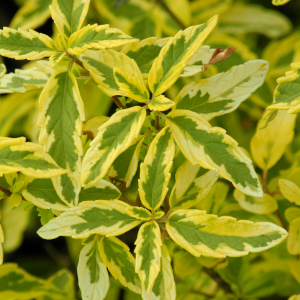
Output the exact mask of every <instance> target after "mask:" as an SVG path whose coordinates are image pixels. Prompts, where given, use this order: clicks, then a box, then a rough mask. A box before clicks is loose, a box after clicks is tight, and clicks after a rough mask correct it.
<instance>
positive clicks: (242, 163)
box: [166, 110, 262, 197]
mask: <svg viewBox="0 0 300 300" xmlns="http://www.w3.org/2000/svg"><path fill="white" fill-rule="evenodd" d="M166 125H167V126H170V127H171V129H172V134H173V136H174V139H175V141H176V143H177V144H178V146H179V148H180V150H181V152H182V153H183V154H184V156H185V157H186V158H187V159H188V160H189V162H190V163H191V164H193V165H196V164H200V165H201V166H202V167H204V168H207V169H213V170H216V171H218V172H219V174H220V175H222V176H223V177H224V178H226V179H228V180H230V181H231V182H232V184H233V185H234V186H235V187H236V188H237V189H239V190H241V191H242V192H243V193H245V194H248V195H252V196H257V197H260V196H262V189H261V186H260V183H259V181H258V178H257V174H256V173H255V171H254V168H253V166H252V164H251V160H250V159H249V158H248V157H247V156H246V155H245V153H244V152H243V151H242V150H241V149H240V148H239V147H238V144H237V142H236V141H235V140H234V139H232V138H231V137H230V136H228V135H226V133H225V130H224V129H222V128H219V127H211V125H210V124H209V123H208V122H207V121H206V120H205V119H204V118H203V117H202V116H200V115H198V114H196V113H194V112H191V111H188V110H175V111H172V112H170V113H169V114H168V117H167V120H166Z"/></svg>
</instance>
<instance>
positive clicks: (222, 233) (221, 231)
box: [166, 210, 287, 257]
mask: <svg viewBox="0 0 300 300" xmlns="http://www.w3.org/2000/svg"><path fill="white" fill-rule="evenodd" d="M166 228H167V230H168V233H169V235H170V236H171V238H172V239H173V241H175V242H176V243H177V244H178V245H180V246H181V247H182V248H184V249H186V250H187V251H188V252H190V253H191V254H193V255H194V256H200V255H204V256H211V257H226V256H233V257H236V256H243V255H247V254H248V253H249V252H259V251H263V250H265V249H268V248H271V247H273V246H275V245H277V244H279V243H280V242H281V241H282V240H284V239H285V238H286V237H287V232H286V231H285V230H284V229H283V228H281V227H279V226H277V225H274V224H273V223H267V222H262V223H253V222H251V221H244V220H240V221H237V220H236V219H235V218H232V217H220V218H218V217H217V216H215V215H208V214H206V213H205V211H203V210H178V211H176V212H173V213H172V214H171V215H170V217H169V222H168V223H167V224H166Z"/></svg>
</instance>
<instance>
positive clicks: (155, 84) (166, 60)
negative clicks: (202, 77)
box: [148, 16, 218, 96]
mask: <svg viewBox="0 0 300 300" xmlns="http://www.w3.org/2000/svg"><path fill="white" fill-rule="evenodd" d="M217 18H218V17H217V16H214V17H212V18H211V19H210V20H208V21H207V22H206V23H204V24H201V25H197V26H191V27H189V28H187V29H185V30H184V31H179V32H178V33H177V34H176V35H175V36H174V37H173V38H171V39H170V40H169V42H168V43H167V44H166V45H165V46H164V47H163V48H162V50H161V51H160V53H159V56H158V57H157V58H156V59H155V60H154V62H153V65H152V67H151V70H150V73H149V78H148V83H149V88H150V90H151V92H152V93H153V94H154V96H158V95H160V94H162V93H163V92H164V91H166V90H167V89H168V88H169V87H170V86H171V85H172V84H173V83H174V82H175V81H176V80H177V79H178V77H179V76H180V74H181V73H182V70H183V69H184V67H185V66H186V63H187V62H188V60H189V59H190V58H191V57H192V56H193V54H194V53H195V52H196V51H197V50H198V49H199V48H200V46H201V44H202V43H203V41H204V40H205V39H206V37H207V36H208V35H209V33H210V32H211V31H212V30H213V28H214V27H215V25H216V23H217Z"/></svg>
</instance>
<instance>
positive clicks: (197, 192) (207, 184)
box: [170, 161, 219, 209]
mask: <svg viewBox="0 0 300 300" xmlns="http://www.w3.org/2000/svg"><path fill="white" fill-rule="evenodd" d="M218 177H219V174H218V172H216V171H207V170H205V169H203V168H201V167H200V166H199V165H194V166H193V165H192V164H191V163H190V162H189V161H185V162H184V163H183V164H182V165H181V166H180V167H179V169H178V170H177V172H176V182H175V185H174V187H173V190H172V192H171V196H170V206H171V208H172V209H183V208H190V207H192V206H194V205H196V204H197V203H198V202H200V201H201V200H202V199H204V198H205V197H206V196H207V195H208V193H209V192H210V190H211V188H212V186H213V185H214V184H215V182H216V181H217V180H218Z"/></svg>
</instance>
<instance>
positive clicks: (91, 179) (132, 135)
mask: <svg viewBox="0 0 300 300" xmlns="http://www.w3.org/2000/svg"><path fill="white" fill-rule="evenodd" d="M145 117H146V111H145V110H144V109H142V108H141V107H138V106H135V107H131V108H128V109H123V110H120V111H118V112H116V113H115V114H114V115H112V117H111V118H110V120H109V121H107V122H106V123H104V124H103V125H102V126H101V127H100V128H99V132H98V134H97V136H96V138H95V139H94V140H93V141H92V142H91V143H90V148H89V150H88V151H87V153H86V155H85V157H84V159H83V162H82V172H81V183H82V185H83V186H92V185H94V184H95V183H97V182H98V181H99V180H101V179H102V178H103V177H104V176H105V175H106V173H107V171H108V170H109V167H110V166H111V165H112V163H113V162H114V160H115V159H116V158H117V157H118V155H119V154H121V153H122V152H124V151H125V150H126V149H128V148H129V147H130V146H131V144H132V142H133V141H134V140H135V139H136V138H137V137H138V135H139V133H140V130H141V127H142V125H143V123H144V120H145Z"/></svg>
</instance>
